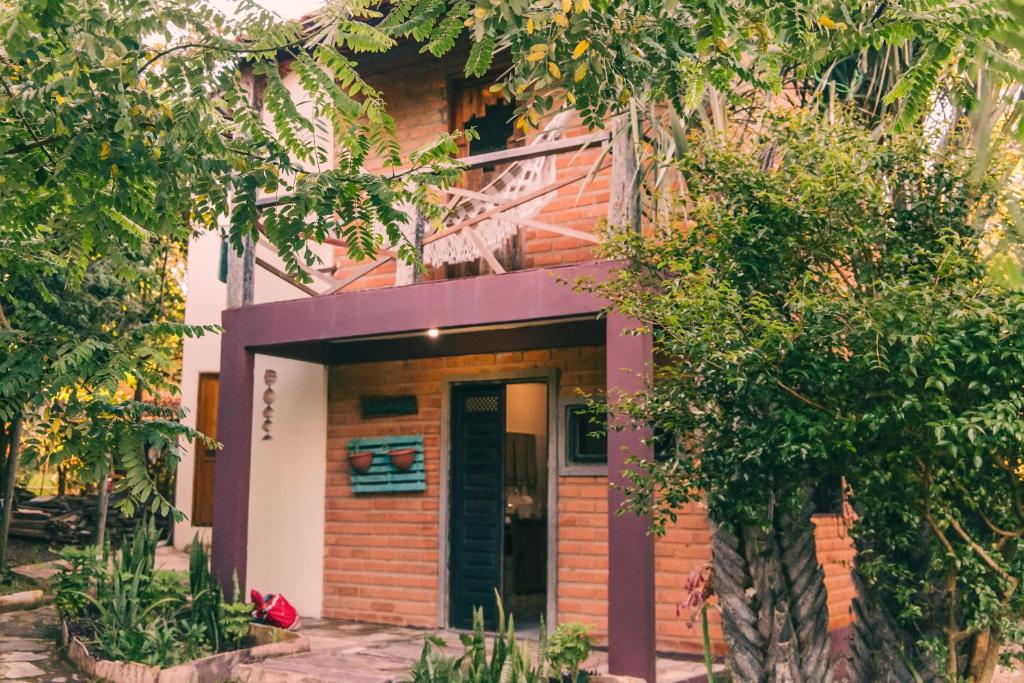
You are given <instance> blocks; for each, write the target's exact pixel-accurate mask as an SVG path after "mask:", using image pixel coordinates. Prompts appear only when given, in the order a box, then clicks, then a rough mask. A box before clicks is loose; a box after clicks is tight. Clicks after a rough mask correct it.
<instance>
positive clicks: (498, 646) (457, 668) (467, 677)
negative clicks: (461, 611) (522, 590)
mask: <svg viewBox="0 0 1024 683" xmlns="http://www.w3.org/2000/svg"><path fill="white" fill-rule="evenodd" d="M495 600H496V602H497V604H498V628H497V630H496V631H495V635H494V640H493V642H492V643H491V653H490V658H488V654H487V640H486V635H485V632H484V613H483V609H482V608H479V607H477V608H476V609H474V610H473V631H472V633H464V634H462V635H460V636H459V640H460V641H461V642H462V646H463V652H462V655H460V656H458V657H450V656H447V655H445V654H444V647H445V642H444V641H443V640H442V639H440V638H438V637H437V636H434V635H429V636H427V637H426V639H425V641H424V643H423V650H422V652H421V653H420V658H419V660H418V661H416V663H415V664H413V667H412V670H411V671H410V674H411V676H412V678H411V679H410V681H411V683H442V682H443V683H542V682H544V681H547V676H546V673H545V671H546V667H545V665H544V648H545V642H546V635H545V629H544V622H543V619H542V620H541V627H540V645H539V647H538V653H537V661H536V662H535V663H534V662H533V661H532V660H533V658H532V657H531V654H530V647H529V645H528V644H526V643H520V642H519V641H518V640H517V639H516V630H515V620H514V619H513V617H512V616H511V615H509V616H508V619H507V621H506V616H505V607H504V605H503V604H502V600H501V596H500V595H498V592H497V591H495Z"/></svg>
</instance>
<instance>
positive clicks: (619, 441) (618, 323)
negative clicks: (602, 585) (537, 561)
mask: <svg viewBox="0 0 1024 683" xmlns="http://www.w3.org/2000/svg"><path fill="white" fill-rule="evenodd" d="M607 324H608V327H607V331H606V333H605V335H606V343H607V361H606V371H607V382H608V396H609V399H610V400H612V401H614V399H615V397H616V395H618V394H620V393H622V392H632V391H637V390H640V389H642V388H643V387H644V378H645V377H647V376H648V375H649V373H650V368H651V358H652V351H651V339H650V337H647V336H631V335H624V334H623V331H624V330H628V329H631V328H635V327H636V326H637V323H636V322H634V321H632V320H630V319H629V318H626V317H625V316H622V315H619V314H618V313H612V314H610V315H609V316H608V323H607ZM621 420H623V418H621V417H615V416H612V417H611V421H612V423H613V424H614V423H615V422H619V423H620V424H621ZM648 436H649V433H648V430H636V429H630V428H626V429H624V430H622V431H619V432H616V431H613V430H611V429H609V431H608V483H609V484H623V483H625V481H626V479H625V477H624V476H623V470H625V469H626V467H627V466H626V458H627V457H628V456H630V455H636V456H641V457H645V458H651V457H653V448H652V446H650V445H645V444H644V443H643V439H644V438H646V437H648ZM624 498H625V496H624V494H623V492H622V491H621V490H619V489H617V488H615V487H614V486H609V488H608V671H609V673H613V674H619V675H622V676H636V677H638V678H642V679H644V680H645V681H648V683H655V675H656V667H655V631H654V627H655V618H654V539H653V537H651V536H649V535H648V534H647V528H648V524H649V520H648V519H647V518H643V517H638V516H636V515H633V514H624V515H619V514H616V510H618V509H619V507H620V505H621V504H622V501H623V500H624Z"/></svg>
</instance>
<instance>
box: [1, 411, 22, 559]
mask: <svg viewBox="0 0 1024 683" xmlns="http://www.w3.org/2000/svg"><path fill="white" fill-rule="evenodd" d="M21 419H22V418H21V415H15V416H14V421H13V422H12V423H11V432H10V438H9V446H8V449H7V451H8V454H7V467H6V468H4V489H3V490H4V509H3V516H2V517H0V574H3V573H5V572H6V571H7V538H8V534H10V531H11V519H13V518H14V507H15V505H14V483H15V481H16V479H17V474H18V456H19V455H21Z"/></svg>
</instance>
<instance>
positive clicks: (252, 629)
mask: <svg viewBox="0 0 1024 683" xmlns="http://www.w3.org/2000/svg"><path fill="white" fill-rule="evenodd" d="M249 635H250V637H251V638H252V641H253V642H254V643H255V644H254V645H252V646H251V647H247V648H243V649H240V650H232V651H230V652H221V653H218V654H214V655H210V656H208V657H203V658H202V659H197V660H195V661H192V662H186V663H184V664H178V665H177V666H172V667H168V668H165V669H162V668H160V667H158V666H148V665H146V664H139V663H137V662H113V661H110V660H106V659H96V658H95V657H93V656H92V655H91V654H89V649H88V648H87V647H86V645H85V643H83V642H82V641H81V640H80V639H79V638H78V637H76V636H69V634H68V625H67V622H66V621H64V622H62V628H61V638H62V641H63V644H64V645H65V646H66V647H67V657H68V659H70V660H71V662H72V663H74V665H75V666H76V667H77V668H78V670H79V671H81V672H82V673H84V674H86V675H88V676H90V677H93V678H99V679H103V680H105V681H110V682H111V683H216V682H217V681H225V680H230V679H231V678H232V670H233V669H234V667H235V666H236V665H238V664H250V663H252V662H258V661H261V660H264V659H268V658H270V657H284V656H287V655H294V654H298V653H300V652H308V651H309V640H308V639H307V638H304V637H303V636H301V635H299V634H298V633H293V632H291V631H285V630H283V629H279V628H274V627H272V626H265V625H263V624H250V626H249Z"/></svg>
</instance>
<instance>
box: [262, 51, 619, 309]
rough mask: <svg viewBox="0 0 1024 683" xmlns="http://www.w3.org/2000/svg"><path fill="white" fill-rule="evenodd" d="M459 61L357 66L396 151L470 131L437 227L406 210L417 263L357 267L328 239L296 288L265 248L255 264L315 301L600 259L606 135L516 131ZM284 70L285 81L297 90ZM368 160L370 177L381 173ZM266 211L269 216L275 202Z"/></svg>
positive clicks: (390, 259) (387, 258) (503, 107)
mask: <svg viewBox="0 0 1024 683" xmlns="http://www.w3.org/2000/svg"><path fill="white" fill-rule="evenodd" d="M463 63H464V62H463V61H462V60H461V59H460V57H459V56H458V55H454V56H452V57H449V58H446V59H436V58H433V57H430V56H429V55H416V56H415V57H412V56H409V55H406V56H405V57H403V55H401V54H398V55H386V56H380V57H376V58H375V61H370V62H368V63H366V64H364V65H361V74H362V75H363V77H364V78H365V79H366V80H367V81H368V82H369V83H370V84H371V85H372V86H373V87H374V88H376V89H378V91H379V92H380V93H381V94H382V95H383V97H384V99H385V101H386V102H387V105H388V109H389V112H390V113H391V115H392V116H393V118H394V119H395V123H396V126H397V133H398V142H399V144H400V145H401V147H402V149H403V151H405V152H410V151H412V150H415V149H417V148H419V147H421V146H422V145H424V144H427V143H429V142H430V141H431V140H433V139H434V138H435V137H436V136H437V135H439V134H442V133H446V132H450V131H454V130H464V129H466V128H473V129H474V130H475V131H476V136H475V138H474V139H464V140H463V142H462V148H461V149H460V153H461V156H460V159H459V160H460V161H461V162H462V163H463V164H464V166H465V171H464V173H463V175H462V178H461V180H460V181H459V182H458V183H457V184H456V186H454V187H450V188H443V189H442V188H435V189H434V196H435V198H436V201H437V202H438V204H439V205H440V207H441V209H442V211H441V215H442V218H441V220H440V221H438V220H436V219H435V220H433V221H429V222H428V221H425V220H424V219H423V218H422V217H421V216H419V215H418V214H417V213H416V211H415V210H414V209H412V208H411V207H410V208H409V210H407V214H408V220H407V221H406V222H405V224H404V225H403V226H401V227H402V233H403V235H404V239H405V240H406V241H407V242H408V243H410V244H412V245H414V246H415V248H416V251H417V253H418V255H419V259H420V263H418V264H412V263H406V262H404V260H402V259H400V258H399V257H398V249H397V247H398V245H397V244H388V243H386V242H385V243H384V245H383V248H382V249H381V250H380V251H379V253H378V254H377V256H376V258H374V259H372V260H355V259H353V258H350V256H349V254H348V250H347V248H346V246H345V244H344V242H343V241H342V240H340V239H329V240H328V241H327V244H325V245H324V247H323V248H321V249H319V250H318V253H319V255H320V258H321V260H322V263H321V264H320V265H319V266H318V267H311V268H305V271H306V274H307V275H308V276H309V277H308V279H310V280H311V282H310V283H299V282H296V281H295V280H294V279H292V278H290V277H289V276H288V275H287V274H286V273H285V272H284V271H283V268H282V266H281V264H280V262H279V261H277V260H276V255H275V254H274V253H273V247H272V246H271V245H270V244H269V242H267V241H266V240H262V239H261V240H260V242H259V244H257V245H256V254H255V263H256V265H257V266H259V267H260V268H262V269H263V270H264V271H267V272H268V273H270V274H272V275H273V276H276V278H277V279H280V280H286V281H289V282H291V283H292V284H294V285H295V288H297V289H301V290H302V291H304V292H305V293H306V294H308V295H311V296H321V295H329V294H335V293H338V292H342V291H353V290H361V289H376V288H383V287H394V286H402V285H408V284H413V283H417V282H427V281H437V280H446V279H454V278H463V277H471V276H475V275H483V274H502V273H506V272H512V271H519V270H528V269H533V268H544V267H551V266H558V265H567V264H572V263H579V262H584V261H589V260H593V259H594V258H596V257H597V255H596V250H595V247H596V245H597V243H598V241H599V240H598V237H597V235H596V229H597V228H598V226H599V225H600V224H601V222H602V221H603V220H605V219H606V218H607V215H608V203H609V192H610V181H611V171H610V165H611V161H610V155H609V153H608V151H609V150H608V146H609V134H608V132H607V131H591V130H587V129H586V128H584V127H583V126H582V125H581V123H580V121H579V119H578V117H577V116H576V115H575V114H574V113H573V112H571V111H570V112H563V113H560V114H557V115H554V116H552V117H550V118H549V119H547V120H546V121H544V122H543V123H542V124H541V126H540V128H539V130H535V131H531V132H530V133H529V134H525V133H524V132H523V131H521V130H518V129H516V128H515V127H514V126H513V122H512V112H513V110H514V106H513V105H512V104H511V103H509V102H507V101H504V100H502V99H501V98H500V96H499V95H497V94H494V93H492V92H491V91H490V85H491V84H492V83H493V80H494V79H493V78H491V79H488V78H484V79H465V78H462V77H461V69H462V65H463ZM284 71H285V75H284V82H285V84H286V85H288V86H289V87H290V88H291V87H295V88H300V87H301V86H299V85H298V83H297V81H296V80H295V79H294V78H292V75H291V74H288V73H287V69H286V68H285V69H284ZM299 99H300V97H296V100H299ZM374 163H375V162H373V161H371V163H370V164H369V170H371V171H373V170H381V168H379V167H378V168H375V167H374ZM261 202H262V205H263V207H264V209H265V210H273V209H272V207H273V205H274V203H275V200H274V199H273V198H269V197H268V198H266V199H264V200H261ZM296 293H297V292H296Z"/></svg>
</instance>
